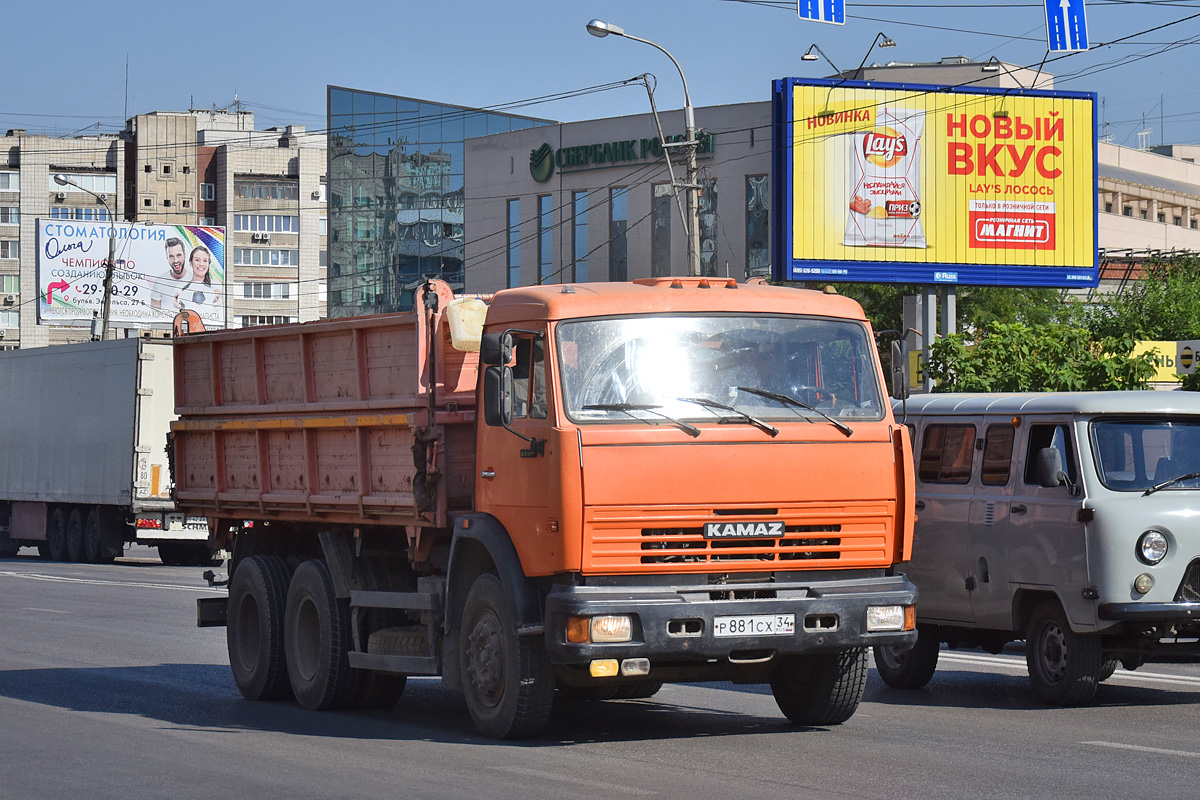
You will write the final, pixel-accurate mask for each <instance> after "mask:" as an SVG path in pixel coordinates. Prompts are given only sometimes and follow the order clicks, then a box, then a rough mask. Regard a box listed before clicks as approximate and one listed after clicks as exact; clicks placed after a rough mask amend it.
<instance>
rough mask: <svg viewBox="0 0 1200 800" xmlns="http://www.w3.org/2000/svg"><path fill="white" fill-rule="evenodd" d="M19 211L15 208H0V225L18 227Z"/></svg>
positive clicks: (19, 222)
mask: <svg viewBox="0 0 1200 800" xmlns="http://www.w3.org/2000/svg"><path fill="white" fill-rule="evenodd" d="M20 224H21V209H19V208H17V207H16V206H0V225H20Z"/></svg>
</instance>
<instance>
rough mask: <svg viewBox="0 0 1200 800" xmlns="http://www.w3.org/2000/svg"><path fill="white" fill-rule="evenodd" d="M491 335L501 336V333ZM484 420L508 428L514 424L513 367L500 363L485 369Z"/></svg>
mask: <svg viewBox="0 0 1200 800" xmlns="http://www.w3.org/2000/svg"><path fill="white" fill-rule="evenodd" d="M489 335H493V336H497V337H499V336H500V334H489ZM484 341H485V342H486V341H487V336H485V337H484ZM481 352H482V351H481ZM483 421H484V422H486V423H487V424H488V425H490V426H492V427H493V428H496V427H505V428H507V427H508V426H509V425H511V424H512V421H513V376H512V368H511V367H507V366H504V365H500V366H491V367H488V368H487V369H486V370H484V373H483Z"/></svg>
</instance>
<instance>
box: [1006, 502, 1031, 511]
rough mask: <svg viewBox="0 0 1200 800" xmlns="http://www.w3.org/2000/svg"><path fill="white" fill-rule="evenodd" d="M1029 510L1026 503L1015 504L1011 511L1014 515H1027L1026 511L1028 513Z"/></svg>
mask: <svg viewBox="0 0 1200 800" xmlns="http://www.w3.org/2000/svg"><path fill="white" fill-rule="evenodd" d="M1028 510H1029V508H1028V507H1026V506H1025V504H1024V503H1015V504H1014V505H1013V506H1012V507H1011V508H1010V509H1009V511H1011V512H1012V513H1014V514H1024V513H1025V512H1026V511H1028Z"/></svg>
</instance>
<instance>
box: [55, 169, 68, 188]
mask: <svg viewBox="0 0 1200 800" xmlns="http://www.w3.org/2000/svg"><path fill="white" fill-rule="evenodd" d="M54 182H55V183H57V184H58V185H59V186H69V185H70V183H71V179H70V178H68V177H67V176H66V175H63V174H62V173H61V172H56V173H54Z"/></svg>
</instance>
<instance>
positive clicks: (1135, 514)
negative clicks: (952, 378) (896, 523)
mask: <svg viewBox="0 0 1200 800" xmlns="http://www.w3.org/2000/svg"><path fill="white" fill-rule="evenodd" d="M894 405H895V412H896V416H897V418H898V419H899V418H901V414H902V413H903V412H902V407H901V404H900V402H899V401H895V402H894ZM904 419H905V422H906V423H907V424H908V425H909V426H910V428H911V430H912V432H913V454H914V458H915V459H916V461H917V502H916V508H917V522H916V532H915V539H914V544H913V554H912V561H911V562H910V563H909V564H908V565H907V571H908V574H909V577H910V579H911V580H912V582H913V583H915V584H916V586H917V588H918V590H919V592H920V594H919V600H918V603H917V628H918V633H919V636H918V640H917V644H916V646H915V647H914V648H913V649H912V650H909V651H901V650H897V649H894V648H892V649H883V648H877V649H876V652H875V661H876V664H877V666H878V668H879V672H880V674H881V675H882V677H883V679H884V680H885V681H886V682H887V683H888V684H889V685H891V686H894V687H897V688H917V687H920V686H924V685H925V684H926V683H928V682H929V680H930V679H931V678H932V677H933V673H934V670H935V668H936V665H937V658H938V648H939V644H940V643H941V642H946V643H948V644H949V646H950V647H982V648H983V649H985V650H988V651H990V652H993V653H998V652H1000V649H1001V648H1002V647H1004V645H1005V644H1007V643H1008V642H1010V641H1013V640H1016V639H1025V642H1026V660H1027V662H1028V667H1029V677H1030V680H1031V681H1032V682H1033V686H1034V689H1035V690H1036V691H1037V693H1038V695H1039V696H1040V697H1041V698H1042V699H1043V700H1044V701H1045V702H1047V703H1051V704H1056V705H1072V704H1078V703H1084V702H1087V701H1088V700H1090V699H1091V697H1092V695H1093V694H1094V693H1095V691H1096V687H1097V685H1098V684H1099V682H1100V681H1103V680H1104V679H1105V678H1107V677H1109V676H1110V675H1112V673H1113V671H1114V670H1115V669H1116V667H1117V665H1118V664H1121V665H1124V667H1125V668H1126V669H1135V668H1137V667H1138V666H1140V665H1141V664H1143V663H1144V662H1146V661H1151V660H1154V659H1156V658H1164V657H1169V658H1172V659H1179V658H1187V659H1196V660H1200V642H1198V637H1200V394H1195V393H1190V392H1153V391H1132V392H1088V393H1083V392H1081V393H1045V394H931V395H924V396H920V397H913V398H910V399H909V400H908V402H907V416H906V417H905V418H904Z"/></svg>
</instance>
